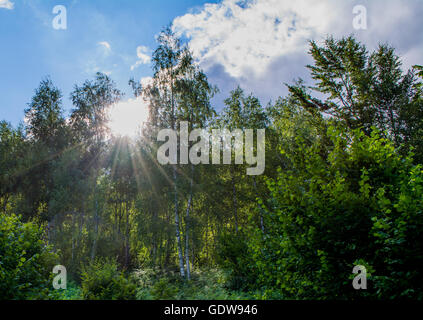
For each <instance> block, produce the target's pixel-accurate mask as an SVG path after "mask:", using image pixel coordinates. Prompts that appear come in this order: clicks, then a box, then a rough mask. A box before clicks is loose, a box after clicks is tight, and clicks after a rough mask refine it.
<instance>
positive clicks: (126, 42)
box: [0, 0, 210, 124]
mask: <svg viewBox="0 0 423 320" xmlns="http://www.w3.org/2000/svg"><path fill="white" fill-rule="evenodd" d="M12 2H13V3H14V6H13V9H5V8H3V9H1V8H0V39H1V40H0V41H1V44H0V88H1V89H0V92H1V94H0V119H6V120H7V121H10V122H12V123H14V124H16V123H18V122H19V121H21V120H22V119H23V116H24V109H25V108H26V106H27V103H28V102H29V101H30V100H31V97H32V95H33V93H34V89H35V88H36V87H37V86H38V84H39V82H40V80H41V79H42V78H43V77H45V76H47V75H49V76H51V78H52V80H53V82H54V83H55V84H56V85H57V86H58V87H59V88H60V89H61V90H62V91H63V94H64V98H65V99H64V101H65V106H66V108H67V109H69V108H70V107H71V105H70V103H69V102H68V101H67V100H69V99H68V97H69V94H70V92H71V91H72V88H73V86H74V84H76V83H78V84H79V83H81V82H83V81H84V80H85V79H90V78H92V77H93V75H94V74H95V72H96V71H102V72H107V73H110V74H111V77H112V78H113V79H114V80H115V81H116V82H117V84H118V86H119V88H120V89H122V90H124V91H128V94H129V90H128V87H127V85H126V84H127V82H128V80H129V78H130V77H134V78H135V79H140V78H141V77H143V76H149V75H151V68H150V66H149V65H148V64H142V65H139V67H137V68H135V69H134V70H131V66H132V65H134V64H135V63H136V61H137V59H138V58H137V47H138V46H141V45H142V46H146V47H148V48H154V47H155V39H154V36H155V35H156V34H157V33H158V32H159V31H160V30H161V28H162V27H163V26H166V25H167V24H169V23H171V22H172V20H173V19H174V18H175V17H176V16H178V15H183V14H185V13H186V12H187V11H188V10H189V9H190V8H193V7H195V6H198V5H201V4H202V3H204V2H206V1H198V0H178V1H173V0H172V1H169V0H167V1H163V0H154V1H148V0H141V1H140V0H119V1H113V0H107V1H105V0H79V1H78V0H73V1H66V0H61V1H57V0H56V1H50V0H27V1H25V0H15V1H12ZM208 2H210V1H208ZM58 4H60V5H64V6H65V7H66V8H67V29H66V30H55V29H54V28H53V27H52V21H53V18H54V17H55V15H54V14H53V13H52V10H53V8H54V6H56V5H58ZM101 42H103V43H105V42H107V43H108V44H109V45H110V49H108V48H107V47H105V46H104V45H101V44H99V43H101Z"/></svg>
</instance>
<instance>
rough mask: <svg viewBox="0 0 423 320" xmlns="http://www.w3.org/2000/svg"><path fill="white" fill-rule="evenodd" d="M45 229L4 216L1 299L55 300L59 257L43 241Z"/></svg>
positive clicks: (0, 224)
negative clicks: (55, 268)
mask: <svg viewBox="0 0 423 320" xmlns="http://www.w3.org/2000/svg"><path fill="white" fill-rule="evenodd" d="M44 237H45V234H44V228H43V226H39V225H37V224H36V223H32V222H27V223H23V222H22V221H21V217H18V216H16V215H5V214H0V298H1V299H6V300H12V299H13V300H14V299H16V300H24V299H50V298H55V297H56V293H55V290H54V289H53V285H52V280H53V273H52V270H53V267H54V265H56V264H57V259H58V257H57V255H56V254H54V253H53V252H52V248H51V247H50V246H49V245H46V243H45V242H44V241H43V239H44Z"/></svg>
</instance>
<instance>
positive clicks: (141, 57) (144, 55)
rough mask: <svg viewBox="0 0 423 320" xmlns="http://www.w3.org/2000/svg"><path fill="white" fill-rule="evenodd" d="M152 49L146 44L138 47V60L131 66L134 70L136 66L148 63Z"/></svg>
mask: <svg viewBox="0 0 423 320" xmlns="http://www.w3.org/2000/svg"><path fill="white" fill-rule="evenodd" d="M150 52H151V50H150V49H149V48H147V47H145V46H138V47H137V57H138V60H137V61H136V62H135V64H134V65H132V66H131V70H134V69H135V68H137V67H139V66H140V65H142V64H148V63H150V61H151V56H150Z"/></svg>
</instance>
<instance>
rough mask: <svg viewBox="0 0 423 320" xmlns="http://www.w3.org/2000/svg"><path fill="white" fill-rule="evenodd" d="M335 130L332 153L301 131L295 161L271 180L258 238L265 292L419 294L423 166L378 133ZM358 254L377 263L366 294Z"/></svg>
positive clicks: (258, 260)
mask: <svg viewBox="0 0 423 320" xmlns="http://www.w3.org/2000/svg"><path fill="white" fill-rule="evenodd" d="M327 134H328V138H329V140H330V142H331V147H330V149H329V152H327V153H326V154H325V153H323V154H322V152H320V151H321V149H322V146H321V145H320V144H321V143H320V142H318V141H316V142H313V143H308V144H307V143H305V141H304V140H303V139H302V138H301V137H297V139H296V144H295V148H296V152H293V153H286V152H285V153H283V154H284V156H286V157H287V160H288V162H289V163H290V168H289V169H286V170H279V175H278V177H277V179H275V180H273V179H269V180H268V188H269V191H270V192H271V197H270V199H269V201H268V207H269V208H270V210H269V211H268V213H267V215H266V226H267V228H266V233H265V234H262V233H261V232H260V231H257V233H256V238H255V239H256V240H255V242H252V249H253V250H254V260H255V264H256V265H257V267H258V269H259V274H260V277H259V284H260V285H261V286H262V288H263V289H264V297H270V296H272V295H274V294H275V293H276V294H277V295H280V296H282V297H285V298H296V299H304V298H308V299H310V298H312V299H316V298H317V299H325V298H329V299H330V298H335V299H343V298H360V297H366V296H367V297H374V298H383V299H386V298H397V297H407V298H418V299H421V298H422V294H421V292H422V283H423V282H422V276H421V273H420V272H419V268H420V267H419V266H420V265H421V264H422V263H423V254H422V252H423V251H422V243H423V242H422V236H421V233H419V231H417V230H421V227H422V223H423V216H422V214H421V213H422V202H421V199H422V194H423V193H422V187H423V180H422V178H423V172H422V170H421V166H414V165H413V164H412V159H411V158H410V157H401V156H400V155H399V154H398V153H397V151H396V150H395V148H394V146H393V144H392V143H391V142H390V141H388V140H386V139H382V138H380V136H379V135H378V134H377V133H376V131H373V134H372V135H371V137H368V136H366V135H364V133H363V132H362V131H360V130H355V131H353V132H348V131H345V129H339V128H336V127H329V129H328V133H327ZM282 151H284V150H282ZM297 154H301V155H303V156H302V157H301V159H299V158H298V157H297V156H296V155H297ZM360 259H361V262H362V264H364V265H367V266H368V268H369V272H370V270H374V272H371V276H370V277H369V281H370V285H369V287H370V288H369V290H367V292H366V293H364V294H363V293H360V292H357V291H355V290H353V289H352V286H351V281H350V278H351V272H352V268H353V266H354V265H355V264H356V263H357V261H359V260H360Z"/></svg>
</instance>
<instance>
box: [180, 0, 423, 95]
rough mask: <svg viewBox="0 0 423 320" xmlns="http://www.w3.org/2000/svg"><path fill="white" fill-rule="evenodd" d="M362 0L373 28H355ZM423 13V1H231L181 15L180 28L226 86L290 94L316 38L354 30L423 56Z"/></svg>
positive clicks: (375, 41)
mask: <svg viewBox="0 0 423 320" xmlns="http://www.w3.org/2000/svg"><path fill="white" fill-rule="evenodd" d="M356 5H364V6H365V7H366V9H367V20H368V23H367V26H368V28H367V30H355V29H354V28H353V19H354V17H355V15H354V14H353V8H354V7H355V6H356ZM422 13H423V5H422V3H421V1H419V0H409V1H403V0H391V1H384V0H361V1H355V0H350V1H338V0H319V1H312V0H296V1H292V0H243V1H240V0H223V1H222V2H221V3H217V4H206V5H204V6H203V7H202V8H201V9H199V10H197V11H192V12H190V13H188V14H185V15H183V16H180V17H177V18H176V19H175V20H174V21H173V28H174V30H175V31H176V32H177V33H178V34H180V35H183V36H185V37H187V38H188V39H189V45H190V48H191V49H192V51H193V52H194V55H195V56H196V57H197V58H198V59H199V61H200V64H201V66H202V67H203V68H204V69H205V70H206V71H207V72H208V74H209V77H210V80H212V81H214V82H215V83H217V84H218V85H219V83H222V84H223V86H224V87H223V88H221V89H222V92H225V91H226V92H227V91H228V88H225V86H227V85H225V84H226V83H230V84H240V85H241V86H242V87H244V88H245V89H246V90H247V91H250V90H251V91H253V92H254V93H257V95H258V96H259V97H260V98H262V100H268V99H270V98H273V99H274V98H276V97H277V96H279V95H281V94H283V83H284V82H292V81H293V80H294V78H298V77H303V78H304V77H307V70H306V69H305V68H304V67H305V65H306V64H308V63H310V62H311V61H310V57H308V55H307V51H308V42H309V40H311V39H313V40H317V41H320V40H322V39H324V38H326V37H327V36H328V35H333V36H335V37H341V36H348V35H351V34H354V35H355V36H356V37H357V38H358V39H359V40H360V41H363V42H364V43H365V44H366V45H368V47H369V49H374V48H375V47H376V45H377V44H378V43H379V42H384V43H385V42H387V43H390V44H391V45H393V46H394V47H395V48H397V49H398V52H399V54H401V55H402V56H403V57H404V58H405V60H408V58H410V59H411V58H413V59H417V58H418V57H421V56H422V54H423V50H422V44H421V42H422V41H421V40H419V39H418V35H419V33H420V32H421V31H420V30H421V29H422V27H423V22H422V21H423V20H422V19H421V18H420V17H421V14H422ZM420 59H421V58H420ZM421 62H422V61H420V63H421ZM413 63H417V61H405V66H407V67H408V66H409V65H412V64H413ZM223 79H224V80H223ZM229 89H233V87H232V88H229ZM264 102H266V101H264Z"/></svg>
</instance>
